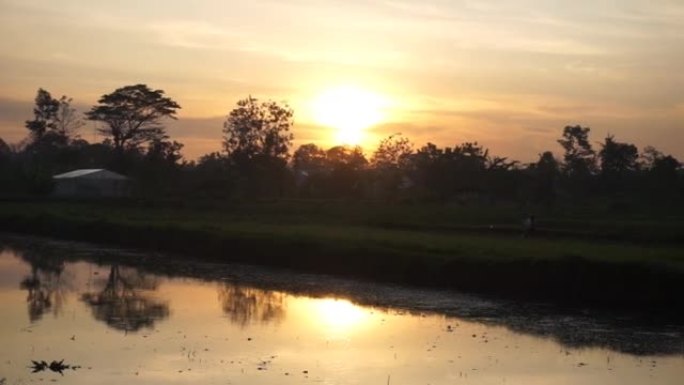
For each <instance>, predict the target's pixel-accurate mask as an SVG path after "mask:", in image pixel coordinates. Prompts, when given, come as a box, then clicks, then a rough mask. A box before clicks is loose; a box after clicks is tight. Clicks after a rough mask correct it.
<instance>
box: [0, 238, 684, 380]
mask: <svg viewBox="0 0 684 385" xmlns="http://www.w3.org/2000/svg"><path fill="white" fill-rule="evenodd" d="M0 250H1V251H0V308H1V309H2V318H1V319H2V320H1V321H0V341H1V344H0V384H3V385H7V384H27V383H36V382H57V383H64V384H121V383H131V384H174V383H179V384H187V383H196V384H307V383H311V384H364V385H365V384H388V383H389V384H392V385H398V384H433V385H436V384H454V383H458V384H526V385H529V384H649V383H650V384H680V383H681V381H682V378H684V335H683V334H684V330H683V328H682V325H681V324H680V323H677V322H678V321H669V322H668V321H667V320H648V319H635V318H633V317H627V316H620V317H619V318H615V317H614V316H610V315H602V314H596V313H595V312H591V311H586V310H585V311H560V310H558V309H554V308H552V307H548V306H543V305H525V306H523V305H520V304H515V303H509V302H501V301H493V300H485V299H482V298H477V297H473V296H467V295H462V294H457V293H453V292H448V291H430V290H415V289H406V288H399V287H393V286H386V285H376V284H370V283H363V282H356V281H349V280H342V279H333V278H326V277H320V276H315V275H307V274H297V273H291V272H290V273H288V272H282V271H281V272H278V271H273V270H266V269H259V268H253V267H248V266H217V265H209V264H196V263H194V264H193V263H187V262H183V261H176V260H170V258H168V257H164V256H149V255H143V254H136V253H131V252H124V251H120V250H119V251H116V250H102V249H96V248H94V247H93V246H85V245H77V244H76V245H75V244H66V243H59V242H51V241H50V242H49V241H45V240H38V239H17V238H5V239H0ZM134 261H135V263H136V264H135V265H133V264H132V263H133V262H134ZM114 262H116V263H114ZM133 266H135V267H133ZM62 359H63V360H64V362H63V363H64V364H65V365H69V366H77V368H76V369H71V368H68V369H65V370H64V371H63V372H62V373H61V374H60V373H58V372H52V371H50V370H49V369H48V370H44V371H40V372H37V373H32V369H31V368H30V366H31V360H36V361H42V360H44V361H46V363H51V362H52V361H53V360H56V361H59V360H62Z"/></svg>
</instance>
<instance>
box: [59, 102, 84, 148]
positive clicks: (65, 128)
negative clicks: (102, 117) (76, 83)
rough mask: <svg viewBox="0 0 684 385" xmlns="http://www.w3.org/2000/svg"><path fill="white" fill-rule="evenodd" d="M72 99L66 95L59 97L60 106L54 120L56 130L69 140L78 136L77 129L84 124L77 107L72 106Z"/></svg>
mask: <svg viewBox="0 0 684 385" xmlns="http://www.w3.org/2000/svg"><path fill="white" fill-rule="evenodd" d="M72 101H73V99H72V98H68V97H66V95H63V96H62V97H61V98H59V107H58V108H57V113H56V114H55V116H54V121H53V130H54V132H55V133H56V134H57V135H59V136H61V137H63V138H66V139H68V140H71V139H75V138H78V134H77V131H78V129H79V128H81V127H83V125H84V123H83V120H82V119H81V117H80V116H79V115H78V113H77V111H76V109H75V108H73V107H71V102H72Z"/></svg>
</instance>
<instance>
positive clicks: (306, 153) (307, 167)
mask: <svg viewBox="0 0 684 385" xmlns="http://www.w3.org/2000/svg"><path fill="white" fill-rule="evenodd" d="M325 164H326V153H325V150H323V149H322V148H320V147H318V146H316V145H315V144H313V143H309V144H303V145H301V146H299V148H298V149H297V150H296V151H295V152H294V155H293V156H292V167H293V168H294V170H295V171H297V172H298V173H305V174H306V175H311V174H316V173H320V172H322V171H323V170H324V169H325Z"/></svg>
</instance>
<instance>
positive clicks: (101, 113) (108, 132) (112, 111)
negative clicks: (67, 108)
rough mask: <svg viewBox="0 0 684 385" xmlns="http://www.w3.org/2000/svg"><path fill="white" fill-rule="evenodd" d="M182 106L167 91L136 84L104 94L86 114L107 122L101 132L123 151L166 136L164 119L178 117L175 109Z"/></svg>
mask: <svg viewBox="0 0 684 385" xmlns="http://www.w3.org/2000/svg"><path fill="white" fill-rule="evenodd" d="M180 108H181V107H180V106H179V105H178V103H176V102H175V101H173V100H172V99H171V98H168V97H166V96H164V91H162V90H153V89H150V88H149V87H148V86H147V85H145V84H136V85H132V86H125V87H122V88H118V89H116V90H115V91H114V92H112V93H110V94H106V95H103V96H102V97H101V98H100V100H98V105H96V106H93V108H92V109H91V110H90V111H88V112H87V113H86V116H87V117H88V119H90V120H93V121H97V122H102V123H103V124H104V125H103V127H101V128H99V129H98V131H99V132H100V133H101V134H103V135H105V136H106V137H107V138H108V139H110V140H111V142H112V144H113V145H114V148H115V149H116V150H117V152H119V153H122V152H123V151H124V149H126V148H130V147H137V146H140V145H142V144H145V143H150V142H152V141H155V140H163V139H165V138H166V131H165V129H164V126H162V124H161V122H162V120H163V119H164V118H170V119H176V116H175V115H176V110H178V109H180Z"/></svg>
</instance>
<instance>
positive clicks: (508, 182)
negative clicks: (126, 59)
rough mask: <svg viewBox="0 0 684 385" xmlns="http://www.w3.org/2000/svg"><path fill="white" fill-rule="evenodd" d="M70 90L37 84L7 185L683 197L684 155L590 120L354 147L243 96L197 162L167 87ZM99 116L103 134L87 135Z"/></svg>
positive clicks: (170, 194) (466, 199)
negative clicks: (523, 155)
mask: <svg viewBox="0 0 684 385" xmlns="http://www.w3.org/2000/svg"><path fill="white" fill-rule="evenodd" d="M71 103H72V99H71V98H68V97H67V96H62V97H61V98H59V99H57V98H54V97H53V96H52V95H51V94H50V93H49V92H48V91H46V90H44V89H39V90H38V92H37V95H36V98H35V107H34V109H33V118H32V119H30V120H27V121H26V123H25V126H26V129H27V130H28V135H27V138H26V139H25V140H23V141H22V142H20V143H18V144H12V145H10V144H8V143H6V142H4V141H3V140H2V139H0V185H1V186H3V187H2V191H1V192H0V194H2V195H5V196H10V197H11V196H26V195H41V194H49V193H50V191H51V188H52V178H51V177H52V175H54V174H57V173H60V172H66V171H70V170H73V169H79V168H107V169H111V170H114V171H118V172H120V173H123V174H125V175H128V176H131V177H132V178H133V179H134V180H135V182H136V189H135V191H136V192H135V197H136V198H139V199H143V200H146V201H156V200H165V199H168V200H192V201H193V202H202V201H207V202H214V201H221V200H226V199H278V198H298V199H370V200H387V201H441V202H444V201H448V202H460V203H463V204H469V203H487V204H491V203H498V202H513V203H525V204H543V205H555V204H558V203H584V202H590V201H595V200H597V199H602V200H606V201H609V202H610V203H611V204H616V205H619V204H624V205H669V204H681V203H680V202H679V201H680V200H681V199H680V197H681V196H682V193H683V192H684V175H683V172H682V164H681V163H680V161H679V160H677V159H676V158H674V157H673V156H672V155H668V154H664V153H662V152H660V151H658V150H657V149H655V148H653V147H646V148H644V149H643V150H642V151H639V149H638V148H637V147H636V146H635V145H634V144H631V143H626V142H621V141H619V140H618V139H616V138H615V137H614V136H612V135H609V136H607V137H606V138H604V139H603V141H602V142H598V143H596V146H595V145H594V144H592V141H591V140H590V137H589V135H590V132H591V130H590V128H589V127H582V126H579V125H576V126H566V127H564V128H563V129H562V131H561V132H560V135H559V139H558V144H559V150H560V151H559V154H560V156H557V155H556V154H554V152H553V151H545V152H543V153H541V154H539V156H538V159H537V160H536V161H534V162H531V163H527V164H524V163H521V162H518V161H514V160H509V159H507V158H504V157H499V156H494V155H491V154H490V152H489V150H488V149H486V148H485V147H484V146H482V145H480V144H479V143H476V142H465V143H460V144H456V145H454V146H452V147H448V146H447V147H440V146H437V145H435V144H433V143H427V144H425V145H423V146H420V147H416V146H415V145H414V144H413V143H412V142H411V141H410V140H409V139H408V138H407V137H405V136H403V135H401V134H395V135H391V136H389V137H387V138H385V139H384V140H382V141H381V142H380V144H379V145H378V147H377V148H376V149H374V150H373V151H372V152H371V153H370V154H368V155H367V154H366V153H365V152H364V150H363V149H362V148H361V147H358V146H334V147H332V148H328V149H325V148H321V147H319V146H317V145H316V144H313V143H311V144H304V145H301V146H299V147H298V148H297V149H293V146H292V141H293V139H294V138H293V135H292V133H291V129H292V127H293V124H294V120H293V117H294V111H293V110H292V109H291V108H290V107H289V106H288V105H287V104H286V103H278V102H273V101H261V100H258V99H256V98H254V97H251V96H249V97H247V98H245V99H243V100H240V101H238V102H237V105H236V106H235V107H234V108H233V109H232V110H231V111H230V113H229V114H228V116H227V117H226V120H225V122H224V124H223V130H222V133H223V150H222V151H220V152H215V153H210V154H206V155H204V156H202V157H200V158H199V159H198V160H196V161H186V160H184V159H183V157H182V155H181V150H182V148H183V144H182V143H179V142H177V141H174V140H172V139H171V138H170V137H169V135H168V134H167V132H166V128H165V126H164V121H165V120H167V119H176V113H177V111H178V110H179V109H180V108H181V106H180V105H178V103H176V102H175V101H174V100H172V99H171V98H169V97H167V96H166V95H165V93H164V91H163V90H154V89H151V88H149V87H148V86H147V85H144V84H136V85H130V86H125V87H122V88H118V89H116V90H114V91H113V92H111V93H109V94H105V95H103V96H102V97H101V98H100V99H99V100H98V102H97V104H96V105H95V106H93V107H92V108H91V109H90V110H89V111H87V112H86V113H85V114H79V113H78V112H77V111H76V110H75V109H74V108H73V107H72V106H71ZM86 120H89V121H93V122H95V124H96V127H97V131H98V132H99V133H100V134H101V135H102V137H103V140H102V141H101V142H99V143H89V142H88V141H86V140H84V139H83V138H81V137H80V135H79V131H80V129H81V128H82V127H83V126H84V124H85V121H86Z"/></svg>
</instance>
